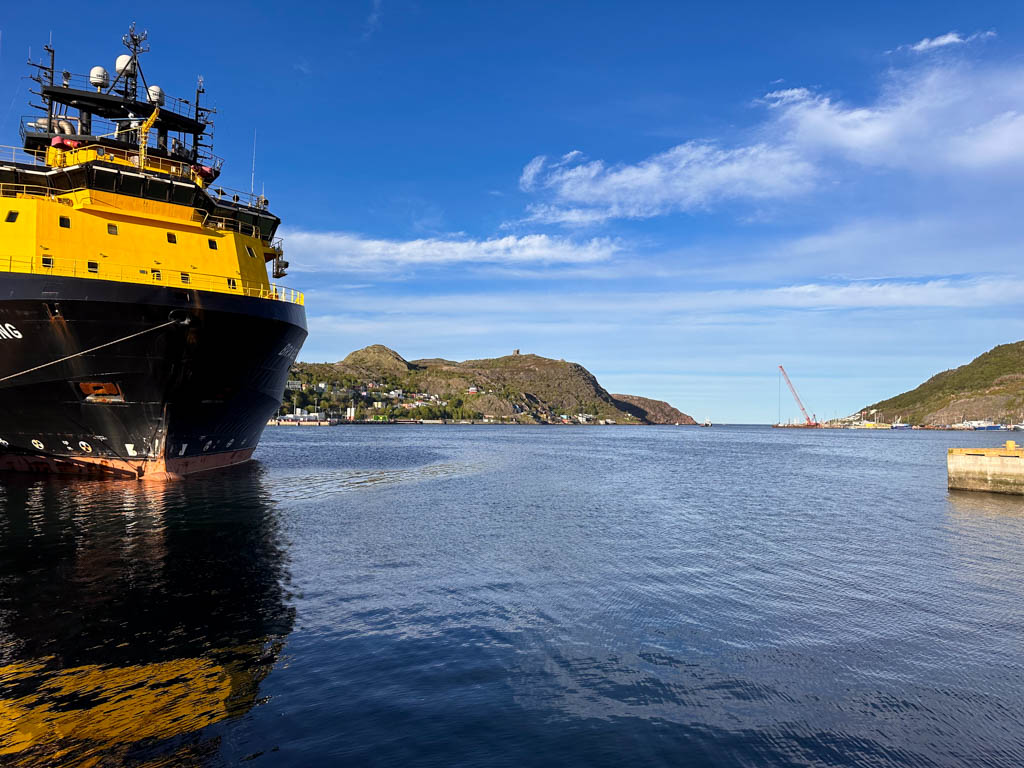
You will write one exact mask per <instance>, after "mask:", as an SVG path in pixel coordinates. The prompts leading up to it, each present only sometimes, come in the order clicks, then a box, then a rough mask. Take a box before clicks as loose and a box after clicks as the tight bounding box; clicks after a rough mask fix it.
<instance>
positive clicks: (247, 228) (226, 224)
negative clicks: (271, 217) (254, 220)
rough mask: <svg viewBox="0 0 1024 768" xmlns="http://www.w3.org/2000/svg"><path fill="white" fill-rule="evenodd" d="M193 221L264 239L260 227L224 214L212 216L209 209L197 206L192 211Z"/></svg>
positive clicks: (208, 227) (204, 225) (208, 226)
mask: <svg viewBox="0 0 1024 768" xmlns="http://www.w3.org/2000/svg"><path fill="white" fill-rule="evenodd" d="M192 221H194V222H196V223H197V224H200V225H202V226H203V227H206V228H207V229H218V230H223V231H225V232H238V233H239V234H240V235H248V236H249V237H255V238H256V239H258V240H262V239H263V234H262V233H261V232H260V229H259V227H256V226H253V225H252V224H246V223H245V222H243V221H239V220H238V219H227V218H224V217H222V216H211V215H210V214H209V212H208V211H204V210H202V209H201V208H195V209H193V212H192Z"/></svg>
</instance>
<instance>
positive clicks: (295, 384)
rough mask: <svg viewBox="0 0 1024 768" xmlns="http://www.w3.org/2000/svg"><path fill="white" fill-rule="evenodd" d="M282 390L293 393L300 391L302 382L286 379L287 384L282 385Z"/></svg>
mask: <svg viewBox="0 0 1024 768" xmlns="http://www.w3.org/2000/svg"><path fill="white" fill-rule="evenodd" d="M284 388H285V389H287V390H289V391H292V392H294V391H297V390H300V389H302V382H301V381H295V380H294V379H288V381H287V383H286V384H285V385H284Z"/></svg>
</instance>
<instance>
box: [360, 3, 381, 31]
mask: <svg viewBox="0 0 1024 768" xmlns="http://www.w3.org/2000/svg"><path fill="white" fill-rule="evenodd" d="M371 3H372V4H371V6H370V14H369V15H368V16H367V17H366V21H364V22H363V40H369V39H370V38H371V37H373V33H374V32H376V31H377V30H378V29H380V17H381V10H382V8H381V6H382V0H371Z"/></svg>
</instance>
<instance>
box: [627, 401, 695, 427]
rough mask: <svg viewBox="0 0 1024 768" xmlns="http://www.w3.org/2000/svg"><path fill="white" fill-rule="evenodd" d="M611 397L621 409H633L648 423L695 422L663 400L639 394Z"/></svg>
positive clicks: (635, 413)
mask: <svg viewBox="0 0 1024 768" xmlns="http://www.w3.org/2000/svg"><path fill="white" fill-rule="evenodd" d="M612 399H613V400H615V401H616V402H618V403H620V404H621V405H620V407H621V408H622V409H623V410H626V409H635V410H632V411H631V412H632V413H634V415H636V416H637V417H638V418H641V419H643V420H644V421H646V422H648V423H650V424H696V423H697V422H696V421H694V419H693V417H692V416H689V415H687V414H685V413H683V412H682V411H680V410H678V409H676V408H673V407H672V406H671V405H669V404H668V403H666V402H665V401H664V400H651V399H650V398H649V397H640V396H639V395H612Z"/></svg>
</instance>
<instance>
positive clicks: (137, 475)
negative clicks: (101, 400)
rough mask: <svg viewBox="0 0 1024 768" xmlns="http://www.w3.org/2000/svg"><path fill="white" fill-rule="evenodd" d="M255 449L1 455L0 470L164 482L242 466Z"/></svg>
mask: <svg viewBox="0 0 1024 768" xmlns="http://www.w3.org/2000/svg"><path fill="white" fill-rule="evenodd" d="M254 450H255V449H254V448H244V449H242V450H239V451H223V452H221V453H211V454H209V455H206V456H189V457H187V458H170V459H169V458H166V457H161V458H159V459H139V460H137V461H132V460H126V459H106V458H98V457H97V458H93V457H91V456H90V457H75V458H74V459H70V458H64V457H60V456H32V455H15V454H0V471H6V472H33V473H36V474H50V473H54V474H62V475H85V476H93V477H119V478H122V479H130V480H146V481H154V482H166V481H168V480H180V479H182V478H183V477H185V476H186V475H194V474H196V473H198V472H206V471H208V470H211V469H220V468H222V467H230V466H232V465H234V464H242V463H243V462H246V461H248V460H249V459H251V458H252V452H253V451H254Z"/></svg>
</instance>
